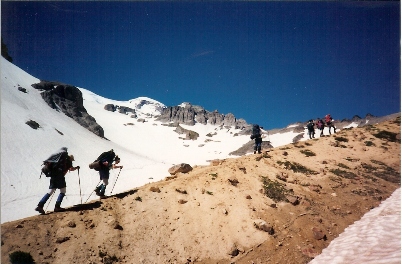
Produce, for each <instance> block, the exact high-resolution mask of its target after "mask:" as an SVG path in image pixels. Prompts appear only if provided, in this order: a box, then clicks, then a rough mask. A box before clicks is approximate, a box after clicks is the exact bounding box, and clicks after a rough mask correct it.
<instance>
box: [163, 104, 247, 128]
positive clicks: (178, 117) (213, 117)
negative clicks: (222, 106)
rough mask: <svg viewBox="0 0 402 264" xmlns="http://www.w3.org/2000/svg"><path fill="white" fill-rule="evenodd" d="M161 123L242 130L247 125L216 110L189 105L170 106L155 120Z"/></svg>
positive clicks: (243, 121) (230, 115)
mask: <svg viewBox="0 0 402 264" xmlns="http://www.w3.org/2000/svg"><path fill="white" fill-rule="evenodd" d="M157 120H158V121H161V122H175V123H179V124H185V125H191V126H192V125H194V124H195V123H196V122H197V123H200V124H203V125H206V124H212V125H224V126H235V127H236V128H242V127H245V126H246V125H247V122H246V121H245V120H244V119H236V117H235V116H234V115H233V114H231V113H229V114H227V115H224V114H221V113H219V112H218V111H217V110H215V111H213V112H209V111H207V110H205V109H204V108H202V107H201V106H197V105H191V104H189V103H187V104H185V105H184V107H182V106H170V107H166V108H164V109H163V110H162V113H161V115H160V116H159V117H158V118H157Z"/></svg>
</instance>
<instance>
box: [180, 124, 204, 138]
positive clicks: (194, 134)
mask: <svg viewBox="0 0 402 264" xmlns="http://www.w3.org/2000/svg"><path fill="white" fill-rule="evenodd" d="M174 131H175V132H176V133H178V134H185V135H186V137H185V138H184V139H186V140H190V139H191V140H197V138H198V137H199V136H200V135H199V134H198V133H197V132H195V131H191V130H188V129H185V128H183V127H181V126H180V125H178V126H177V127H176V129H175V130H174Z"/></svg>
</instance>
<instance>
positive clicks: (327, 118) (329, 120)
mask: <svg viewBox="0 0 402 264" xmlns="http://www.w3.org/2000/svg"><path fill="white" fill-rule="evenodd" d="M325 123H326V124H327V126H328V132H329V134H330V135H331V127H333V128H334V133H336V128H335V126H334V124H333V119H332V116H331V115H330V114H328V115H326V116H325Z"/></svg>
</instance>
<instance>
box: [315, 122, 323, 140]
mask: <svg viewBox="0 0 402 264" xmlns="http://www.w3.org/2000/svg"><path fill="white" fill-rule="evenodd" d="M315 125H316V126H317V128H318V129H319V130H320V137H322V136H323V135H324V127H325V125H324V121H322V119H321V118H317V121H316V122H315Z"/></svg>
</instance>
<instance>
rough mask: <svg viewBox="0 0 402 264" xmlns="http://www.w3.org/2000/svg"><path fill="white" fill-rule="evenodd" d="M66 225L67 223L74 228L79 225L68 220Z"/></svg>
mask: <svg viewBox="0 0 402 264" xmlns="http://www.w3.org/2000/svg"><path fill="white" fill-rule="evenodd" d="M66 225H67V226H68V227H71V228H74V227H76V226H77V225H76V224H75V222H74V221H68V222H67V224H66Z"/></svg>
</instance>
